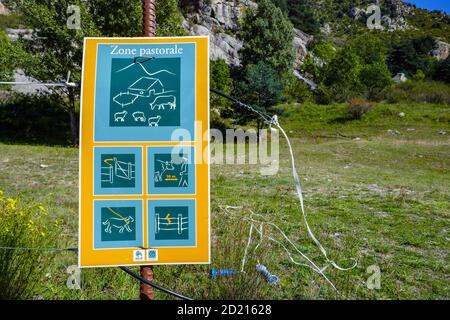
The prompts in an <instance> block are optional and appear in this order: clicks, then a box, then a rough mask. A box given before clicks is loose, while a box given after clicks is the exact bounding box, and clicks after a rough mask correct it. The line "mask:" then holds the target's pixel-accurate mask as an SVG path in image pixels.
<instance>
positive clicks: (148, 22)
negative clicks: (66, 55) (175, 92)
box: [139, 0, 156, 300]
mask: <svg viewBox="0 0 450 320" xmlns="http://www.w3.org/2000/svg"><path fill="white" fill-rule="evenodd" d="M143 20H144V21H143V26H144V36H146V37H154V36H155V34H156V14H155V0H144V3H143ZM140 269H141V270H140V271H141V272H140V273H141V277H142V278H144V279H146V280H148V281H153V279H154V274H153V266H141V268H140ZM139 297H140V299H141V300H153V299H154V298H155V292H154V291H153V288H152V287H150V286H149V285H148V284H144V283H142V282H141V284H140V290H139Z"/></svg>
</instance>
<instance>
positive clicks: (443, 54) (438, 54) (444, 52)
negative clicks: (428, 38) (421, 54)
mask: <svg viewBox="0 0 450 320" xmlns="http://www.w3.org/2000/svg"><path fill="white" fill-rule="evenodd" d="M435 45H436V49H434V50H432V51H431V52H430V54H431V56H433V57H434V58H436V59H437V60H445V59H447V58H448V56H449V53H450V44H448V43H447V42H444V41H439V40H438V41H436V42H435Z"/></svg>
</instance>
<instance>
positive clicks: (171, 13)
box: [141, 0, 186, 37]
mask: <svg viewBox="0 0 450 320" xmlns="http://www.w3.org/2000/svg"><path fill="white" fill-rule="evenodd" d="M155 7H156V35H157V36H161V37H162V36H184V35H186V31H185V30H184V29H183V17H182V15H181V13H180V10H179V8H178V1H177V0H155ZM141 20H142V19H141Z"/></svg>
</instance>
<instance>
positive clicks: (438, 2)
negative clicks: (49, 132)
mask: <svg viewBox="0 0 450 320" xmlns="http://www.w3.org/2000/svg"><path fill="white" fill-rule="evenodd" d="M404 2H409V3H412V4H415V5H416V6H417V7H418V8H423V9H428V10H436V9H437V10H444V11H445V12H447V13H450V1H449V0H405V1H404Z"/></svg>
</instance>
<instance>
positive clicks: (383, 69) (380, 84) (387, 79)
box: [359, 61, 392, 99]
mask: <svg viewBox="0 0 450 320" xmlns="http://www.w3.org/2000/svg"><path fill="white" fill-rule="evenodd" d="M359 79H360V82H361V85H362V86H363V87H364V90H365V91H366V93H367V95H368V97H369V98H371V99H372V98H376V97H377V94H379V93H380V92H381V91H382V90H383V89H384V88H386V87H388V86H389V85H390V84H391V83H392V78H391V73H390V71H389V68H388V66H387V64H386V63H384V62H382V61H380V62H375V63H372V64H366V65H364V66H363V67H362V68H361V71H360V73H359Z"/></svg>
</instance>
